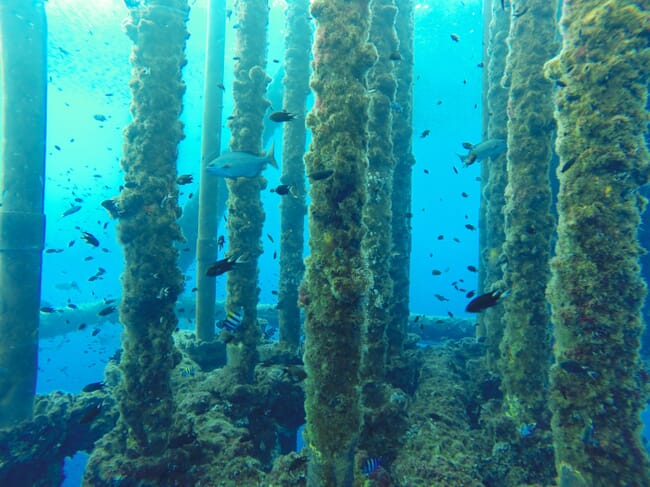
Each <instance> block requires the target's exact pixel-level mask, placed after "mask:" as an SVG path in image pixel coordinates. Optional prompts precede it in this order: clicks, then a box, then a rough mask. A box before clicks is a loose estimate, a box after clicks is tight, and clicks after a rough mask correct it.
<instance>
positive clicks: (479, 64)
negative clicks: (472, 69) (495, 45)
mask: <svg viewBox="0 0 650 487" xmlns="http://www.w3.org/2000/svg"><path fill="white" fill-rule="evenodd" d="M484 66H485V63H483V61H481V62H480V63H478V64H477V65H476V67H477V68H482V67H484Z"/></svg>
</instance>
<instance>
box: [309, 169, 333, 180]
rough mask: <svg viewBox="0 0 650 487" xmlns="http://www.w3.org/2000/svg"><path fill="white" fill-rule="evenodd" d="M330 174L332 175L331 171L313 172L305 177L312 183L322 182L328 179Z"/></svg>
mask: <svg viewBox="0 0 650 487" xmlns="http://www.w3.org/2000/svg"><path fill="white" fill-rule="evenodd" d="M332 174H334V171H333V170H332V169H323V170H322V171H315V172H313V173H311V174H309V175H308V176H307V177H308V178H309V179H311V180H312V181H322V180H323V179H327V178H329V177H330V176H331V175H332Z"/></svg>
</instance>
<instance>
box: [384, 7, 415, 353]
mask: <svg viewBox="0 0 650 487" xmlns="http://www.w3.org/2000/svg"><path fill="white" fill-rule="evenodd" d="M395 4H396V6H397V16H396V18H395V31H396V33H397V38H398V42H399V55H400V58H401V60H400V61H399V62H398V63H396V65H395V68H394V72H395V78H397V87H396V91H395V102H396V103H397V104H398V105H399V106H400V107H402V111H401V112H399V113H395V114H393V127H392V130H391V131H392V139H393V157H394V160H395V167H394V171H393V191H392V196H391V210H392V214H393V218H392V229H391V236H392V245H391V249H392V257H391V270H390V276H391V279H392V281H393V299H392V301H391V303H390V309H391V319H390V322H389V324H388V327H387V329H386V336H387V338H388V357H389V363H391V364H393V363H394V362H395V361H396V359H397V357H398V356H399V354H400V353H401V351H402V346H403V344H404V339H405V338H406V334H407V330H408V318H409V313H410V306H409V287H410V267H411V187H412V184H411V175H412V173H413V165H414V164H415V157H413V152H412V141H413V65H414V56H413V51H414V49H413V43H414V19H413V13H414V12H413V0H396V2H395Z"/></svg>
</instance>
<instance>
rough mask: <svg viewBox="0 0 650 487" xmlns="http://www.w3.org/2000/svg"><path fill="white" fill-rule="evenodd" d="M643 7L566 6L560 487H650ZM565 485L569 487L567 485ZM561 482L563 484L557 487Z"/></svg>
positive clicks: (649, 63)
mask: <svg viewBox="0 0 650 487" xmlns="http://www.w3.org/2000/svg"><path fill="white" fill-rule="evenodd" d="M649 10H650V1H648V0H642V1H640V2H639V1H636V0H635V1H631V0H615V1H614V0H611V1H606V2H603V1H601V0H571V1H565V2H564V5H563V14H562V50H561V52H560V54H559V56H558V57H556V58H555V59H553V60H552V61H551V62H549V63H548V65H547V69H548V74H549V76H550V77H551V78H552V79H553V80H554V81H555V85H556V87H557V90H556V104H557V110H556V112H555V118H556V120H557V125H558V128H557V142H556V149H557V153H558V155H559V158H560V163H559V168H558V172H557V175H558V178H559V180H560V191H559V195H558V217H559V221H558V240H557V246H556V257H555V258H554V259H553V260H552V266H551V267H552V279H551V283H550V285H549V289H548V298H549V301H550V303H551V307H552V319H553V324H554V334H555V349H554V350H555V359H556V365H555V366H554V367H553V368H552V369H551V402H550V407H551V411H552V414H553V419H552V430H553V438H554V446H555V461H556V466H557V469H558V473H559V476H560V485H589V486H603V487H605V486H607V487H612V486H626V485H638V486H647V485H650V476H649V474H648V472H649V471H650V470H649V468H650V464H649V462H648V458H647V453H646V450H645V448H644V446H643V445H642V443H641V439H640V430H641V423H640V418H639V414H640V411H641V410H642V409H643V407H644V405H645V402H646V398H647V393H646V382H647V381H646V380H644V377H645V376H644V374H643V372H642V370H641V367H640V363H639V354H638V350H639V344H640V334H641V332H642V329H643V324H642V321H641V314H640V308H641V305H642V304H643V300H644V297H645V293H646V286H645V284H644V282H643V281H642V280H641V276H640V272H639V263H638V257H639V253H640V252H641V248H640V246H639V243H638V241H637V238H636V233H637V229H638V226H639V223H640V213H641V212H642V211H643V209H644V208H645V205H646V202H647V201H646V200H645V199H644V198H643V197H641V196H640V195H639V194H638V189H639V187H640V186H642V185H644V184H646V183H647V182H648V175H649V172H650V171H649V154H648V151H647V149H646V145H645V141H644V137H643V136H644V132H645V131H646V129H647V122H648V112H647V111H646V108H645V107H646V102H647V90H648V82H649V81H650V47H649V46H648V39H649V37H650V12H649ZM569 481H570V482H571V483H569ZM562 482H564V483H562Z"/></svg>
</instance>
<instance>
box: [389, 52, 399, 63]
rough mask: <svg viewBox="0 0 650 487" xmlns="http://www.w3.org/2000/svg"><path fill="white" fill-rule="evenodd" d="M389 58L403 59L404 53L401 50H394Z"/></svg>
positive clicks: (392, 59) (393, 59)
mask: <svg viewBox="0 0 650 487" xmlns="http://www.w3.org/2000/svg"><path fill="white" fill-rule="evenodd" d="M388 59H390V60H391V61H401V60H402V55H401V54H400V53H399V51H393V52H391V53H390V54H389V55H388Z"/></svg>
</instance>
